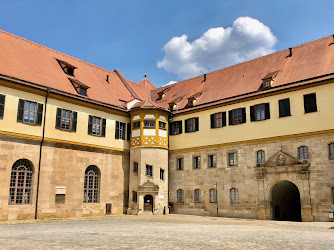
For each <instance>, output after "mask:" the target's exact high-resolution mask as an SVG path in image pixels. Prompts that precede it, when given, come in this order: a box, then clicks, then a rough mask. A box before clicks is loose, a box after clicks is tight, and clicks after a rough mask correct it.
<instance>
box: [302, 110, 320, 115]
mask: <svg viewBox="0 0 334 250" xmlns="http://www.w3.org/2000/svg"><path fill="white" fill-rule="evenodd" d="M316 112H319V110H316V111H310V112H305V113H304V115H306V114H311V113H316Z"/></svg>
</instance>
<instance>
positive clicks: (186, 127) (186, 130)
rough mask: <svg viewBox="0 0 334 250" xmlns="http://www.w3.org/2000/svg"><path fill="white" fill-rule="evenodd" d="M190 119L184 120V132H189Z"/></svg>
mask: <svg viewBox="0 0 334 250" xmlns="http://www.w3.org/2000/svg"><path fill="white" fill-rule="evenodd" d="M188 132H189V131H188V120H185V121H184V133H188Z"/></svg>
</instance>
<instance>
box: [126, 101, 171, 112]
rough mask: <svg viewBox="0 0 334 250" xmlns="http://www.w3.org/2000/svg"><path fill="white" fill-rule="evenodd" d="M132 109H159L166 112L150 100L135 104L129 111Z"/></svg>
mask: <svg viewBox="0 0 334 250" xmlns="http://www.w3.org/2000/svg"><path fill="white" fill-rule="evenodd" d="M134 109H161V110H165V111H167V110H166V109H165V108H164V107H162V106H160V105H159V104H158V103H156V102H154V101H152V100H144V101H141V102H137V103H136V104H135V105H133V107H132V108H131V110H134Z"/></svg>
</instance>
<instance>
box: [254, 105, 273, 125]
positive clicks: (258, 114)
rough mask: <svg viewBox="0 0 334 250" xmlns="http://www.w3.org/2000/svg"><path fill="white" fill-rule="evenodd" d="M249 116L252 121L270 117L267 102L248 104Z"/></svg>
mask: <svg viewBox="0 0 334 250" xmlns="http://www.w3.org/2000/svg"><path fill="white" fill-rule="evenodd" d="M250 118H251V121H252V122H254V121H263V120H267V119H270V108H269V103H263V104H258V105H255V106H250Z"/></svg>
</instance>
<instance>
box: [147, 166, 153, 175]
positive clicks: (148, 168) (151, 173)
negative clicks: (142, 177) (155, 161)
mask: <svg viewBox="0 0 334 250" xmlns="http://www.w3.org/2000/svg"><path fill="white" fill-rule="evenodd" d="M146 176H149V177H152V176H153V167H152V166H151V165H146Z"/></svg>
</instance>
